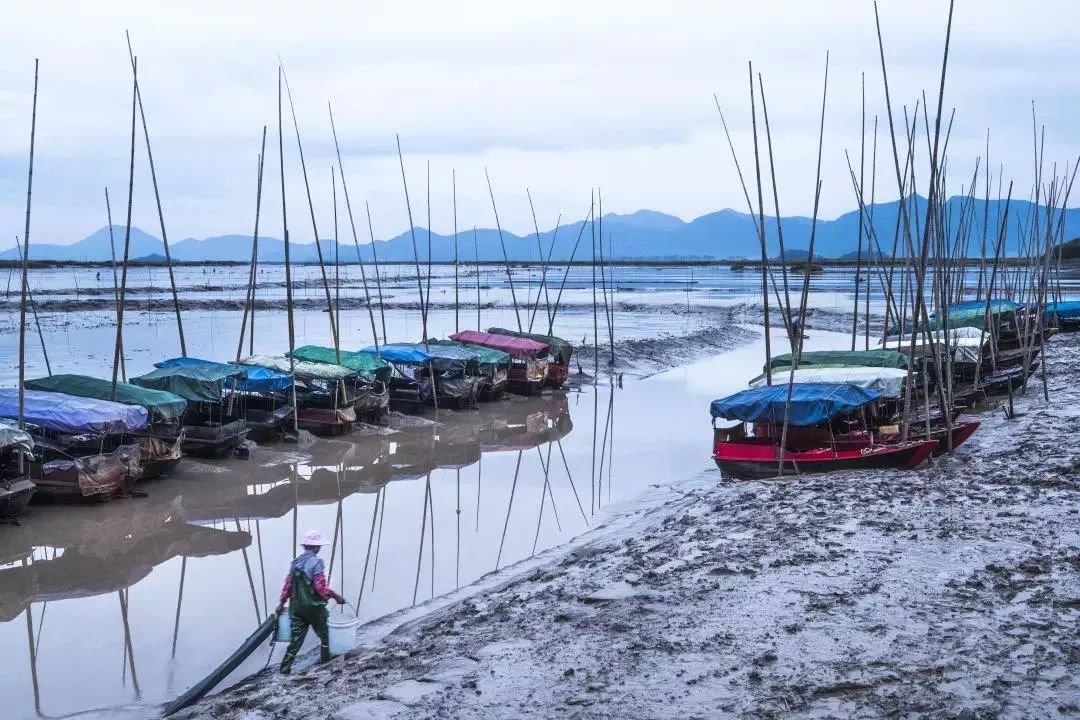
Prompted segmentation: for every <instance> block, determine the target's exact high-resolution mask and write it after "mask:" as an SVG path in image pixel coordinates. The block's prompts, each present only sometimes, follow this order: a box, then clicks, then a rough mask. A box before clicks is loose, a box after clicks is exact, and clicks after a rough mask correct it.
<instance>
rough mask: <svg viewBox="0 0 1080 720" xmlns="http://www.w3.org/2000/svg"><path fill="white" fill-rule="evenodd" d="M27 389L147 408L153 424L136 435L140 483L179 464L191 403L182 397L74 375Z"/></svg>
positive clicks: (40, 381)
mask: <svg viewBox="0 0 1080 720" xmlns="http://www.w3.org/2000/svg"><path fill="white" fill-rule="evenodd" d="M26 387H27V388H29V389H31V390H42V391H45V392H58V393H65V394H67V395H77V396H78V397H84V398H91V399H94V400H104V401H111V402H118V403H121V404H122V405H136V406H139V407H142V408H145V409H146V411H147V413H148V414H149V420H150V423H149V425H148V426H147V428H146V430H145V431H144V432H141V433H137V434H136V435H135V437H136V438H137V442H138V445H139V451H140V452H139V463H140V465H141V466H142V474H141V476H140V479H141V480H151V479H154V478H159V477H163V476H165V475H168V474H169V473H170V472H171V471H172V470H173V469H174V468H175V467H176V466H177V465H178V464H179V463H180V458H181V457H182V454H183V453H182V446H183V435H184V433H183V422H182V421H183V417H184V414H185V412H186V411H187V406H188V403H187V400H185V399H184V398H182V397H180V396H179V395H175V394H173V393H171V392H167V391H165V390H153V389H150V388H145V387H140V386H138V385H133V384H130V383H122V382H118V383H116V385H115V386H114V385H113V383H112V382H111V381H109V380H103V379H100V378H95V377H90V376H88V375H72V374H63V375H50V376H48V377H43V378H37V379H35V380H27V381H26Z"/></svg>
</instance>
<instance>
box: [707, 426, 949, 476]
mask: <svg viewBox="0 0 1080 720" xmlns="http://www.w3.org/2000/svg"><path fill="white" fill-rule="evenodd" d="M722 435H723V433H718V438H717V441H716V443H715V445H714V447H713V459H714V460H716V465H717V467H719V468H720V470H721V471H722V472H723V473H724V474H725V475H730V476H731V477H734V478H739V479H759V478H769V477H776V476H777V475H779V474H780V473H779V472H778V471H779V470H780V457H779V454H778V453H779V449H780V448H779V445H778V444H777V443H776V442H775V440H774V439H773V438H745V439H742V440H738V441H735V442H731V441H727V440H723V439H721V437H722ZM937 445H938V441H937V440H909V441H907V442H902V443H893V444H889V445H866V446H863V447H861V448H846V449H841V448H832V447H821V448H814V449H810V450H785V451H784V463H783V474H785V475H804V474H807V473H823V472H833V471H838V470H870V469H881V468H896V469H903V470H907V469H910V468H914V467H918V466H919V465H920V464H922V462H923V461H925V460H926V459H927V458H928V457H929V456H930V454H931V453H932V452H933V451H934V450H935V448H937Z"/></svg>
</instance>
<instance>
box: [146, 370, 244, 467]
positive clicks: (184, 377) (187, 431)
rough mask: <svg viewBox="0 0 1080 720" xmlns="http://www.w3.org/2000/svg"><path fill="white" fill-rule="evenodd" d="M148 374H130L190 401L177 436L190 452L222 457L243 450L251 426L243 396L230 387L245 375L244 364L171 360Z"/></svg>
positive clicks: (198, 454)
mask: <svg viewBox="0 0 1080 720" xmlns="http://www.w3.org/2000/svg"><path fill="white" fill-rule="evenodd" d="M165 364H166V365H167V366H166V367H160V368H157V369H156V370H153V371H151V372H149V373H147V374H145V375H140V376H139V377H134V378H131V381H132V383H134V384H135V385H138V386H140V387H144V388H150V389H153V390H165V391H167V392H171V393H173V394H175V395H179V396H180V397H182V398H184V399H185V400H187V401H188V407H187V411H186V412H185V413H184V417H183V421H182V423H183V424H182V425H181V426H180V428H179V429H178V430H177V435H176V437H175V438H172V439H174V440H179V441H180V442H181V446H182V448H183V451H184V453H185V454H187V455H195V456H199V457H207V458H222V457H227V456H230V455H234V454H243V453H244V450H245V446H244V441H245V440H246V439H247V434H248V429H247V420H246V418H245V415H246V410H245V408H244V407H243V405H242V402H243V398H242V397H240V399H239V402H238V401H237V398H231V397H230V396H228V394H227V388H228V387H229V386H230V385H231V384H232V383H234V382H240V381H243V380H244V379H245V378H246V375H245V371H244V369H243V368H240V367H237V366H233V365H225V364H224V363H208V362H205V361H201V362H192V363H190V364H188V363H183V364H168V361H166V363H165Z"/></svg>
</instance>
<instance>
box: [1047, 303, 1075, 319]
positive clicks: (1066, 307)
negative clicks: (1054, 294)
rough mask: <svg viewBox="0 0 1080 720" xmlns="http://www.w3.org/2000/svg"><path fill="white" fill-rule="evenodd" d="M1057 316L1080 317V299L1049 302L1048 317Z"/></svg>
mask: <svg viewBox="0 0 1080 720" xmlns="http://www.w3.org/2000/svg"><path fill="white" fill-rule="evenodd" d="M1055 317H1059V318H1065V319H1067V320H1072V319H1075V318H1080V300H1062V301H1061V302H1059V303H1047V305H1046V319H1047V320H1053V319H1054V318H1055Z"/></svg>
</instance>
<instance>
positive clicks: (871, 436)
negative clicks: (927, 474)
mask: <svg viewBox="0 0 1080 720" xmlns="http://www.w3.org/2000/svg"><path fill="white" fill-rule="evenodd" d="M978 429H979V423H978V421H975V420H962V419H957V420H954V421H953V425H952V432H951V433H950V432H949V430H948V429H947V428H946V427H945V425H944V423H943V422H942V418H941V416H940V415H938V416H937V417H935V418H933V419H932V420H931V423H930V432H929V434H927V429H926V423H925V421H923V422H912V424H911V426H910V428H909V429H908V439H909V440H935V441H937V443H938V445H937V447H936V448H934V452H933V454H934V455H941V454H943V453H947V452H948V451H949V435H950V434H951V436H952V447H953V449H955V448H957V447H959V446H960V445H962V444H963V443H964V442H965V441H966V440H967V439H968V438H970V437H971V436H972V435H974V434H975V431H976V430H978ZM781 430H782V428H781V427H779V426H776V425H770V424H762V425H755V426H754V436H755V437H771V438H773V439H775V440H777V441H778V440H779V438H780V433H781ZM900 435H901V433H900V427H899V425H884V424H876V425H874V426H873V427H872V428H871V429H853V430H844V429H833V428H821V427H809V428H805V427H792V426H789V427H788V438H787V439H788V447H801V448H835V449H837V450H861V449H862V448H865V447H874V446H877V445H894V444H897V443H900V442H902V440H901V439H900Z"/></svg>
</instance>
